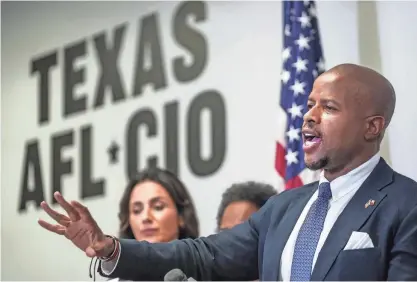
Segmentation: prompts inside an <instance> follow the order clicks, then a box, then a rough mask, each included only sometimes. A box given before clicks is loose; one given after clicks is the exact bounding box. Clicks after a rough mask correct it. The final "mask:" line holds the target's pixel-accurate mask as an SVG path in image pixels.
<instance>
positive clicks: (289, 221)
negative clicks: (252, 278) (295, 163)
mask: <svg viewBox="0 0 417 282" xmlns="http://www.w3.org/2000/svg"><path fill="white" fill-rule="evenodd" d="M317 185H318V182H315V183H311V184H308V185H307V186H306V187H305V189H306V192H305V193H304V192H303V193H302V194H301V193H300V195H299V196H298V197H294V199H292V200H291V203H290V204H289V206H288V208H287V210H286V211H285V212H284V213H283V216H282V218H279V217H271V218H275V220H277V221H278V223H277V224H278V226H277V228H274V229H273V231H272V232H271V233H270V235H268V238H267V239H268V241H269V242H273V243H274V245H272V246H268V253H269V254H270V255H269V256H266V257H267V259H268V260H267V261H265V262H264V267H263V268H264V273H265V274H268V275H266V277H265V278H264V279H263V280H267V281H277V280H279V277H280V271H281V267H280V264H281V256H282V252H283V250H284V247H285V244H286V243H287V240H288V238H289V237H290V234H291V232H292V230H293V229H294V226H295V224H296V222H297V220H298V217H299V216H300V214H301V212H302V211H303V209H304V207H305V205H306V204H307V202H308V200H310V198H311V196H312V195H313V194H314V192H315V191H316V190H317ZM296 189H301V188H296ZM294 192H295V191H294Z"/></svg>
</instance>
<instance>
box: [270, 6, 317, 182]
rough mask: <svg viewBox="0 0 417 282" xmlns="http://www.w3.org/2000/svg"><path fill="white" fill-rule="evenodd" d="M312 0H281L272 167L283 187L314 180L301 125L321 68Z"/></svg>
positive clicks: (315, 176)
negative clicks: (307, 163) (279, 70)
mask: <svg viewBox="0 0 417 282" xmlns="http://www.w3.org/2000/svg"><path fill="white" fill-rule="evenodd" d="M315 7H316V6H315V3H314V1H284V2H283V14H284V25H283V28H284V34H283V36H284V38H283V43H284V46H283V51H282V63H283V65H282V73H281V97H280V109H279V117H278V118H279V122H280V124H281V127H280V128H281V129H285V131H284V130H282V132H281V135H280V136H279V138H278V140H277V144H276V155H275V169H276V171H277V172H278V174H279V175H280V177H281V178H282V179H283V180H284V182H285V189H291V188H295V187H299V186H302V185H303V184H305V183H308V182H312V181H314V180H317V178H318V173H317V172H313V171H310V170H308V169H307V168H306V166H305V163H304V153H303V141H302V137H301V127H302V124H303V115H304V114H305V113H306V111H307V99H308V95H309V94H310V92H311V89H312V88H313V82H314V80H315V78H316V77H317V75H319V74H320V73H322V72H323V71H324V58H323V52H322V48H321V44H320V35H319V27H318V20H317V14H316V8H315Z"/></svg>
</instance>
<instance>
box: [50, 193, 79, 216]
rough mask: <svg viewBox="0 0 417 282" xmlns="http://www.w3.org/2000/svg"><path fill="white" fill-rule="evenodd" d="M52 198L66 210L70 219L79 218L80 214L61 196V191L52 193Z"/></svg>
mask: <svg viewBox="0 0 417 282" xmlns="http://www.w3.org/2000/svg"><path fill="white" fill-rule="evenodd" d="M54 198H55V200H56V201H57V202H58V204H59V205H60V206H61V207H62V208H63V209H64V210H65V211H66V212H67V214H68V216H69V218H70V219H71V221H77V220H79V219H80V215H79V214H78V212H77V211H76V209H74V207H73V206H71V204H70V203H68V202H67V201H66V200H65V199H64V197H62V195H61V193H59V192H55V193H54Z"/></svg>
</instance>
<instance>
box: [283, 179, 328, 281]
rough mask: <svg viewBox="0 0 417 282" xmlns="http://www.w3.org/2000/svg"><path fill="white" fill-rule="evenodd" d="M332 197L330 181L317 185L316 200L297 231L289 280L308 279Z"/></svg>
mask: <svg viewBox="0 0 417 282" xmlns="http://www.w3.org/2000/svg"><path fill="white" fill-rule="evenodd" d="M331 197H332V191H331V190H330V183H329V182H323V183H321V184H320V186H319V193H318V197H317V200H316V201H315V202H314V203H313V205H312V206H311V208H310V210H309V211H308V214H307V216H306V218H305V220H304V223H303V225H302V226H301V229H300V232H299V233H298V237H297V241H296V242H295V248H294V256H293V260H292V266H291V281H309V280H310V276H311V270H312V269H311V268H312V265H313V258H314V254H315V252H316V248H317V243H318V242H319V239H320V234H321V232H322V231H323V224H324V220H325V219H326V215H327V210H328V206H329V200H330V198H331Z"/></svg>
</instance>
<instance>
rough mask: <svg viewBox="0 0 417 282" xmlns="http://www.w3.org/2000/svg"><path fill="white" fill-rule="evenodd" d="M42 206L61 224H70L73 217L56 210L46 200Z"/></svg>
mask: <svg viewBox="0 0 417 282" xmlns="http://www.w3.org/2000/svg"><path fill="white" fill-rule="evenodd" d="M41 208H42V209H43V210H44V211H45V212H46V213H47V214H48V215H49V216H50V217H52V218H53V219H54V220H55V221H56V222H58V223H59V224H61V225H64V226H68V225H69V223H70V222H71V219H70V218H69V217H68V216H66V215H63V214H61V213H59V212H57V211H55V210H53V209H52V208H51V207H50V206H49V205H48V204H47V203H46V202H42V203H41Z"/></svg>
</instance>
